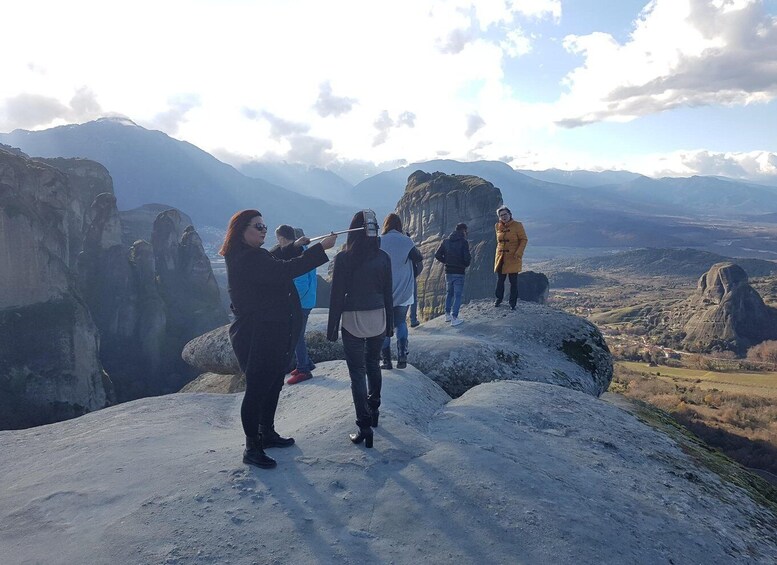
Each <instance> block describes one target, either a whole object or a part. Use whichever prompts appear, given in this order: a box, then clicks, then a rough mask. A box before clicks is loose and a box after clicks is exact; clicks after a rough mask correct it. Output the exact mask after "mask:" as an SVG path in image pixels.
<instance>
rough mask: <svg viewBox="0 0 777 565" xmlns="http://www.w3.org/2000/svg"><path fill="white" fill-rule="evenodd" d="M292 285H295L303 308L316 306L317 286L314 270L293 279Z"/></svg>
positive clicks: (308, 308) (307, 308)
mask: <svg viewBox="0 0 777 565" xmlns="http://www.w3.org/2000/svg"><path fill="white" fill-rule="evenodd" d="M294 286H296V287H297V294H299V302H300V305H301V306H302V309H303V310H310V309H312V308H315V307H316V289H317V288H318V277H317V276H316V270H315V269H313V270H312V271H308V272H307V273H305V274H304V275H300V276H299V277H297V278H296V279H294Z"/></svg>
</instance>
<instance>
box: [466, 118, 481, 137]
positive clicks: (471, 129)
mask: <svg viewBox="0 0 777 565" xmlns="http://www.w3.org/2000/svg"><path fill="white" fill-rule="evenodd" d="M484 125H486V122H485V120H484V119H483V118H481V117H480V115H479V114H470V115H469V116H467V131H465V132H464V135H466V136H467V137H472V136H473V135H475V133H476V132H477V131H478V130H479V129H481V128H482V127H483V126H484Z"/></svg>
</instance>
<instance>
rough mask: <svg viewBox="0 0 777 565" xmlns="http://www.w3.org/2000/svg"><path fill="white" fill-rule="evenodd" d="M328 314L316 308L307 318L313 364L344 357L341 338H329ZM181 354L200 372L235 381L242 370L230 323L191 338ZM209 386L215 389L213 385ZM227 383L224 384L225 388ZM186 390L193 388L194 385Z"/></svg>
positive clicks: (307, 335) (208, 378)
mask: <svg viewBox="0 0 777 565" xmlns="http://www.w3.org/2000/svg"><path fill="white" fill-rule="evenodd" d="M328 314H329V311H328V310H327V309H326V308H314V309H313V310H312V312H311V313H310V316H309V318H308V325H307V328H306V332H305V343H306V345H307V347H308V355H309V356H310V359H311V360H312V361H313V362H314V363H320V362H322V361H333V360H335V359H345V353H344V352H343V344H342V341H337V342H334V343H333V342H331V341H328V340H327V339H326V326H327V321H328ZM181 357H182V358H183V360H184V361H186V362H187V363H188V364H189V365H190V366H192V367H194V368H196V369H198V370H199V371H200V372H203V373H215V374H217V375H223V379H222V380H223V381H224V382H227V381H229V382H232V376H233V375H237V374H238V373H240V366H239V365H238V363H237V358H236V357H235V352H234V351H233V350H232V344H231V343H230V342H229V324H227V325H225V326H221V327H219V328H216V329H215V330H212V331H210V332H207V333H205V334H203V335H201V336H198V337H196V338H194V339H192V340H191V341H190V342H189V343H187V344H186V345H185V346H184V348H183V352H182V353H181ZM198 379H199V377H198ZM215 379H217V377H216V376H210V375H209V376H208V377H207V380H208V382H209V383H212V382H213V381H214V380H215ZM206 386H208V387H211V388H212V385H211V384H208V385H206ZM227 386H228V385H222V388H224V387H227ZM187 390H191V387H188V388H187ZM241 390H242V389H241Z"/></svg>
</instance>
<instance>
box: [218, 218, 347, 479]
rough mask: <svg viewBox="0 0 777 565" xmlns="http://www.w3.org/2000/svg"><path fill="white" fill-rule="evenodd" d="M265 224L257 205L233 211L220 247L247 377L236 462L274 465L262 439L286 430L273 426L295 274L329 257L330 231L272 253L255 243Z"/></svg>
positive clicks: (296, 305) (296, 320)
mask: <svg viewBox="0 0 777 565" xmlns="http://www.w3.org/2000/svg"><path fill="white" fill-rule="evenodd" d="M266 235H267V225H266V224H265V223H264V220H263V219H262V215H261V213H259V211H257V210H243V211H241V212H238V213H236V214H235V215H234V216H232V219H231V220H230V221H229V227H228V228H227V234H226V237H225V239H224V244H223V245H222V247H221V250H220V251H219V253H220V254H221V255H223V256H224V259H225V261H226V266H227V282H228V285H229V298H230V300H231V301H232V304H231V308H232V312H233V313H234V315H235V321H234V322H233V323H232V325H231V326H230V328H229V340H230V342H231V343H232V349H234V351H235V356H236V357H237V361H238V363H239V364H240V370H241V371H243V373H244V374H245V377H246V391H245V396H244V397H243V403H242V405H241V407H240V419H241V422H242V425H243V431H244V433H245V436H246V449H245V451H244V452H243V462H244V463H247V464H250V465H256V466H258V467H265V468H270V467H275V465H276V463H275V460H274V459H272V458H271V457H269V456H267V454H266V453H265V452H264V448H266V447H288V446H290V445H292V444H293V443H294V439H293V438H284V437H281V436H280V435H279V434H278V432H276V431H275V422H274V421H275V410H276V408H277V406H278V396H279V395H280V392H281V387H282V386H283V377H284V375H285V374H286V367H287V366H288V364H289V361H290V360H291V354H292V352H293V351H294V346H295V345H296V341H297V338H298V337H299V333H300V325H301V320H302V309H301V308H300V302H299V296H297V291H296V290H295V288H294V282H293V280H294V278H295V277H298V276H300V275H301V274H303V273H306V272H308V271H310V270H311V269H315V268H316V267H318V266H319V265H323V264H324V263H326V262H327V261H328V258H327V256H326V253H325V252H324V250H325V249H331V248H332V247H333V246H334V244H335V241H336V239H337V236H336V235H334V234H332V235H330V236H328V237H326V238H325V239H324V240H322V241H321V243H320V244H317V245H313V246H311V247H310V249H307V250H305V251H304V252H303V251H302V249H301V248H302V246H303V245H306V244H308V243H310V240H309V239H307V238H300V239H298V240H296V241H295V242H294V243H293V244H292V245H288V246H286V247H281V248H280V249H278V250H277V251H276V252H275V254H274V255H273V254H271V253H270V252H269V251H267V250H266V249H262V245H264V240H265V237H266Z"/></svg>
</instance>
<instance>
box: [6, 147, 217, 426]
mask: <svg viewBox="0 0 777 565" xmlns="http://www.w3.org/2000/svg"><path fill="white" fill-rule="evenodd" d="M55 167H56V168H55ZM0 209H1V211H0V234H1V235H2V237H1V238H0V258H2V264H1V265H0V289H2V292H0V428H14V427H25V426H31V425H37V424H42V423H48V422H52V421H56V420H61V419H64V418H70V417H73V416H78V415H81V414H84V413H85V412H89V411H92V410H96V409H99V408H102V407H104V406H105V405H106V404H108V403H110V402H113V401H124V400H129V399H133V398H138V397H141V396H147V395H154V394H163V393H167V392H173V391H175V390H179V389H180V388H181V387H182V386H183V385H184V384H185V383H186V382H188V381H189V380H191V379H192V378H194V377H195V376H196V374H195V373H194V371H193V370H192V369H191V368H190V367H188V366H187V365H186V364H185V363H184V362H183V361H182V360H181V359H180V351H181V349H182V347H183V345H184V344H185V343H186V342H187V341H189V340H190V339H192V338H193V337H195V336H197V335H200V334H201V333H204V332H206V331H208V330H210V329H212V328H214V327H218V326H219V325H221V324H223V323H224V322H226V321H227V316H226V313H225V311H224V310H223V308H222V306H221V304H220V301H219V291H218V286H217V285H216V281H215V279H214V277H213V273H212V271H211V268H210V263H209V261H208V259H207V257H206V255H205V252H204V249H203V247H202V242H201V241H200V239H199V236H198V235H197V232H196V231H195V230H194V228H193V227H192V226H191V225H190V224H189V223H188V217H186V216H185V215H182V214H180V213H179V212H178V211H175V210H166V211H164V212H163V213H161V214H158V217H157V218H156V223H155V226H154V228H153V230H152V231H153V234H152V233H151V232H149V236H150V237H149V239H151V240H152V241H154V242H155V243H156V246H155V247H153V246H152V245H151V244H149V243H148V242H146V241H136V242H134V244H133V245H132V247H128V246H127V245H125V243H124V242H123V240H122V237H123V235H125V230H124V229H123V227H122V223H121V218H120V215H119V212H118V210H117V208H116V198H115V196H114V194H113V186H112V182H111V178H110V176H109V175H108V173H107V171H106V170H105V168H104V167H102V166H101V165H99V164H98V163H94V162H91V161H86V160H83V159H48V160H39V159H29V158H28V157H26V156H25V155H23V154H20V153H19V152H6V151H2V150H0ZM157 262H158V263H159V266H157V265H156V263H157ZM103 368H105V369H106V371H107V375H106V374H105V372H104V371H103ZM108 375H110V378H109V377H108ZM111 379H112V380H111Z"/></svg>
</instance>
